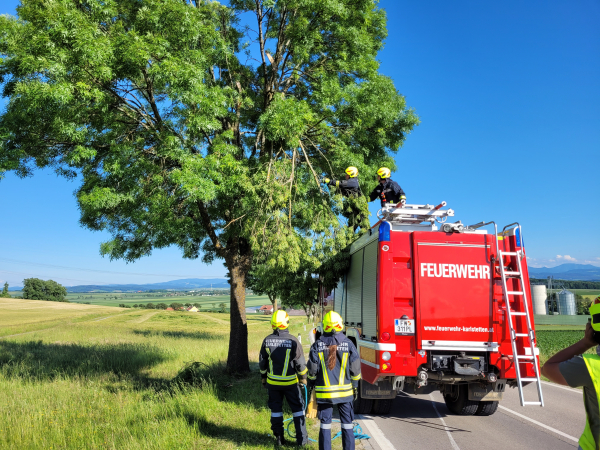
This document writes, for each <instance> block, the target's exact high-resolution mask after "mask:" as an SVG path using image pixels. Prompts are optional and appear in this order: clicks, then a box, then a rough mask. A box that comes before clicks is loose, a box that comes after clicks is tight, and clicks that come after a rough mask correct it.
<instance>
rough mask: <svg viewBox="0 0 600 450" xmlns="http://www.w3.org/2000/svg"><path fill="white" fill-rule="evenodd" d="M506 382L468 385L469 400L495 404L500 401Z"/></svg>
mask: <svg viewBox="0 0 600 450" xmlns="http://www.w3.org/2000/svg"><path fill="white" fill-rule="evenodd" d="M505 388H506V380H498V381H496V382H495V383H486V384H482V383H469V397H468V398H469V400H474V401H481V402H491V401H493V402H497V401H500V400H502V396H503V394H504V389H505Z"/></svg>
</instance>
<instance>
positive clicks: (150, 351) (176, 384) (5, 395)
mask: <svg viewBox="0 0 600 450" xmlns="http://www.w3.org/2000/svg"><path fill="white" fill-rule="evenodd" d="M292 320H293V322H292V326H291V331H292V332H293V333H295V334H298V333H300V332H302V333H303V334H304V335H306V334H305V333H304V329H303V327H302V321H303V318H302V317H294V318H292ZM268 321H269V317H268V316H261V315H256V316H254V315H251V316H249V317H248V330H249V354H250V364H251V371H252V373H251V375H250V376H248V377H244V378H235V377H231V376H229V375H227V374H226V373H225V371H224V361H225V359H226V356H227V347H228V338H229V315H228V314H218V313H215V314H212V313H202V312H200V313H186V312H179V311H162V310H138V309H124V308H110V307H104V306H95V305H79V304H72V303H53V302H41V301H34V300H15V299H0V330H2V331H1V337H0V392H2V402H0V448H2V449H19V450H21V449H140V450H141V449H157V450H158V449H161V450H162V449H198V450H200V449H271V448H273V440H272V438H270V437H268V435H269V434H270V433H271V430H270V424H269V418H270V412H269V410H268V408H267V406H266V391H265V390H264V389H262V388H261V386H260V378H259V373H258V364H257V362H258V350H259V346H260V342H261V340H262V339H263V338H264V336H266V335H267V334H268V333H269V332H270V326H269V322H268ZM284 414H285V416H286V417H290V416H291V413H290V411H289V410H286V411H284ZM336 431H337V430H334V433H335V432H336ZM309 435H310V436H311V437H312V438H316V437H317V435H318V422H317V420H316V419H314V420H311V419H309ZM334 442H335V445H336V446H335V447H334V448H340V441H339V440H337V441H334ZM315 448H316V446H315ZM357 448H361V446H360V445H358V446H357Z"/></svg>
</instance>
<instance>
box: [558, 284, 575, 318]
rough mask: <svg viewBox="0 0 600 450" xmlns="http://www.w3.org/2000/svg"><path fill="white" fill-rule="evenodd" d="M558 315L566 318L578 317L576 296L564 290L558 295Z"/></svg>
mask: <svg viewBox="0 0 600 450" xmlns="http://www.w3.org/2000/svg"><path fill="white" fill-rule="evenodd" d="M558 313H559V314H561V315H565V316H575V315H577V308H576V307H575V294H573V293H572V292H571V291H567V290H566V289H563V290H562V291H560V292H559V293H558Z"/></svg>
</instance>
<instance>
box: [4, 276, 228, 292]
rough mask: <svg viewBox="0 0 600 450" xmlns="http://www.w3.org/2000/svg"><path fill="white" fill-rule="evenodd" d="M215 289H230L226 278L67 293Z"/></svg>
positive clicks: (96, 286) (105, 286) (69, 289)
mask: <svg viewBox="0 0 600 450" xmlns="http://www.w3.org/2000/svg"><path fill="white" fill-rule="evenodd" d="M211 285H212V287H213V288H215V289H223V288H229V282H228V281H227V280H226V279H225V278H206V279H200V278H185V279H182V280H173V281H164V282H162V283H149V284H87V285H82V286H69V287H67V292H112V291H149V290H152V289H174V290H190V289H207V288H208V289H210V287H211ZM21 289H23V288H22V287H14V288H9V289H8V290H9V291H20V290H21Z"/></svg>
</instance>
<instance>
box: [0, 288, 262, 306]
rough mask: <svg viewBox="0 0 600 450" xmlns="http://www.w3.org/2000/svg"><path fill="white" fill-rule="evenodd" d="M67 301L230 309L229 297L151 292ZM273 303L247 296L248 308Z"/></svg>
mask: <svg viewBox="0 0 600 450" xmlns="http://www.w3.org/2000/svg"><path fill="white" fill-rule="evenodd" d="M10 294H11V295H12V296H13V297H16V296H20V295H22V292H21V291H13V292H11V293H10ZM67 300H69V302H73V303H85V304H88V303H89V304H91V305H101V306H118V305H120V304H125V305H129V306H132V305H135V304H144V305H145V304H147V303H166V304H167V305H169V304H171V303H174V302H176V303H199V304H200V305H202V308H201V309H204V310H214V309H218V307H219V304H220V303H225V304H226V305H227V308H229V295H191V294H184V295H181V293H180V295H176V294H173V293H151V292H141V293H138V292H82V293H81V292H78V293H69V294H67ZM269 304H271V302H270V301H269V298H268V297H267V296H266V295H251V294H249V295H246V306H247V307H253V306H262V305H269Z"/></svg>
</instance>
